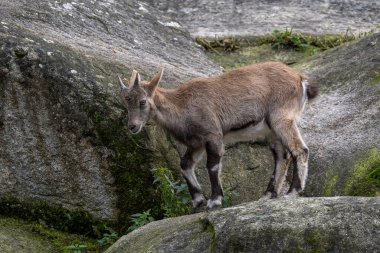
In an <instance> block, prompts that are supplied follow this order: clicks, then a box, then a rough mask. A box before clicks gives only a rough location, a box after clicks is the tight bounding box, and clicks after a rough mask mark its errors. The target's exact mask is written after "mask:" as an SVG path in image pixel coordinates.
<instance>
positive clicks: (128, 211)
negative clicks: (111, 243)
mask: <svg viewBox="0 0 380 253" xmlns="http://www.w3.org/2000/svg"><path fill="white" fill-rule="evenodd" d="M105 108H106V107H105V106H104V107H98V108H88V107H87V108H85V111H86V112H87V114H88V115H89V117H90V118H91V120H92V123H93V126H94V130H95V133H96V135H97V136H96V138H95V140H96V141H98V143H95V144H98V145H101V146H106V147H107V148H109V149H111V150H112V151H113V155H112V157H111V158H110V164H111V169H112V174H113V177H114V179H115V186H116V192H117V195H118V202H117V208H118V209H119V211H120V213H119V216H118V230H120V232H121V233H124V232H126V230H127V228H128V227H129V226H130V225H131V224H130V216H131V215H132V214H135V213H140V212H142V211H144V210H148V209H151V210H152V215H154V216H155V218H161V216H162V210H160V203H159V199H160V198H159V196H157V192H156V190H155V187H154V185H153V177H152V173H151V171H150V169H151V168H150V165H151V164H152V163H153V160H154V154H153V152H152V150H150V149H149V148H147V147H146V145H145V143H144V141H145V142H146V140H147V135H146V133H145V132H142V133H140V134H139V135H131V134H130V133H129V131H128V130H127V129H126V127H125V125H126V122H125V119H124V118H122V117H120V118H111V117H109V116H108V113H107V112H106V111H105Z"/></svg>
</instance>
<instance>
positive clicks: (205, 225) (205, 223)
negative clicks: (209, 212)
mask: <svg viewBox="0 0 380 253" xmlns="http://www.w3.org/2000/svg"><path fill="white" fill-rule="evenodd" d="M199 222H200V224H201V225H202V232H206V233H208V234H210V235H211V242H210V252H211V253H213V252H215V237H216V234H215V229H214V226H213V225H212V224H211V222H210V221H209V220H208V219H200V220H199Z"/></svg>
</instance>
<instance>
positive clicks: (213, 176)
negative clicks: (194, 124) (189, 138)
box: [206, 140, 224, 210]
mask: <svg viewBox="0 0 380 253" xmlns="http://www.w3.org/2000/svg"><path fill="white" fill-rule="evenodd" d="M223 151H224V148H223V142H222V140H215V141H209V142H207V143H206V152H207V170H208V174H209V177H210V182H211V198H210V199H209V200H208V202H207V208H208V209H210V210H212V209H216V208H219V207H221V205H222V199H223V188H222V182H221V180H220V174H221V171H222V156H223Z"/></svg>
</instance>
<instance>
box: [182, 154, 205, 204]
mask: <svg viewBox="0 0 380 253" xmlns="http://www.w3.org/2000/svg"><path fill="white" fill-rule="evenodd" d="M204 151H205V150H204V148H199V149H190V148H188V149H187V150H186V153H185V155H184V156H183V157H182V159H181V168H182V175H183V177H184V178H185V180H186V182H187V186H188V188H189V192H190V195H191V198H192V200H193V207H194V208H195V209H196V208H199V207H201V206H202V204H203V203H205V202H206V200H205V198H204V197H203V194H202V193H201V186H200V185H199V183H198V180H197V177H196V176H195V173H194V169H195V166H196V165H197V163H198V162H199V161H200V160H201V159H202V156H203V154H204Z"/></svg>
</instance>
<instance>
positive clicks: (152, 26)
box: [0, 0, 220, 220]
mask: <svg viewBox="0 0 380 253" xmlns="http://www.w3.org/2000/svg"><path fill="white" fill-rule="evenodd" d="M0 22H1V23H0V46H1V51H0V199H1V198H2V197H5V196H13V197H17V198H19V199H21V200H25V201H30V200H33V201H34V200H40V201H44V202H47V203H50V204H59V205H62V206H63V207H65V208H68V209H70V210H73V209H77V208H81V209H84V210H86V211H89V212H90V213H91V214H93V215H94V216H95V217H98V218H102V219H115V218H116V217H117V215H118V213H119V214H124V215H128V214H131V213H136V212H138V211H141V209H143V208H147V207H152V206H153V205H155V204H154V203H155V202H156V201H157V200H156V199H155V198H154V197H153V196H154V194H155V191H154V187H153V186H152V178H151V173H150V171H149V170H150V169H151V168H152V167H154V166H155V165H154V164H156V165H157V166H165V165H166V160H167V158H165V156H167V155H168V154H170V152H169V151H168V149H165V148H162V147H157V145H159V144H160V143H161V142H162V143H164V144H163V145H166V146H167V145H168V144H167V143H168V142H167V141H166V142H165V141H161V142H160V141H159V140H157V141H155V143H153V144H152V143H151V142H149V140H147V139H146V138H147V137H146V135H147V134H145V135H142V136H141V137H136V138H132V137H131V136H130V135H129V133H128V131H127V130H126V129H124V123H125V110H124V108H123V107H122V105H121V104H120V101H119V96H118V94H119V87H118V83H117V74H122V75H124V76H126V77H127V78H129V74H130V73H131V70H132V69H133V68H136V69H138V70H139V71H140V72H141V73H142V75H143V77H146V78H149V77H152V76H153V74H154V73H155V72H156V71H157V70H158V69H159V67H160V66H163V67H164V68H165V77H164V80H163V83H165V84H166V85H167V86H170V85H174V84H177V82H178V80H187V79H189V78H191V77H194V76H202V75H203V76H204V75H210V74H213V73H217V72H219V71H220V68H219V67H218V66H216V65H214V64H213V63H212V62H210V61H209V60H208V59H207V58H206V57H205V55H204V53H203V52H202V50H201V49H200V48H199V47H197V46H196V44H195V43H194V42H193V40H192V39H191V38H190V36H189V34H188V33H187V32H186V31H184V30H183V29H182V28H181V27H179V26H177V25H176V23H175V22H173V21H172V20H171V19H169V18H168V17H165V15H163V14H162V13H160V12H158V11H156V10H154V9H152V8H150V7H149V6H146V5H144V4H142V3H138V2H135V1H111V0H100V1H81V2H73V1H59V2H57V1H55V2H54V1H47V0H46V1H26V0H23V1H5V0H2V1H0ZM144 136H145V137H144ZM144 138H145V139H144ZM161 139H163V140H165V137H162V138H161ZM141 140H143V141H141ZM136 144H137V145H136ZM155 149H158V150H159V151H155ZM161 151H163V154H164V155H162V154H161V153H160V152H161ZM174 152H175V151H174ZM169 160H172V159H169ZM124 220H128V219H127V218H125V219H124Z"/></svg>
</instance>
